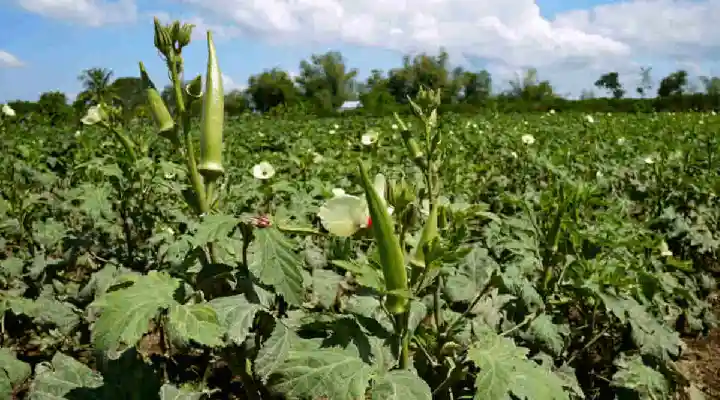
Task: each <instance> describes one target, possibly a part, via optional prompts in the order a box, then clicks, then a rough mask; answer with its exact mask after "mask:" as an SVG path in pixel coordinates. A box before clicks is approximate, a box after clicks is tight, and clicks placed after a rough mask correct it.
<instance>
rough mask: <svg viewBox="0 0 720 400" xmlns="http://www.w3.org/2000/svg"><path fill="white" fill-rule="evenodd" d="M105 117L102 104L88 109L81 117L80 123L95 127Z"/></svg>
mask: <svg viewBox="0 0 720 400" xmlns="http://www.w3.org/2000/svg"><path fill="white" fill-rule="evenodd" d="M105 117H107V114H106V113H105V110H103V107H102V104H97V105H94V106H92V107H90V108H88V110H87V113H86V114H85V116H84V117H82V119H81V121H82V123H83V124H85V125H95V124H97V123H98V122H100V121H102V120H103V119H105Z"/></svg>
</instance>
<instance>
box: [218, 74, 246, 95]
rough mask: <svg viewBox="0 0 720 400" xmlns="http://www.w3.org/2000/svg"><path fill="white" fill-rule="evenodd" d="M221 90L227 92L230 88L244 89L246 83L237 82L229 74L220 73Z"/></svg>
mask: <svg viewBox="0 0 720 400" xmlns="http://www.w3.org/2000/svg"><path fill="white" fill-rule="evenodd" d="M222 80H223V90H224V91H225V93H229V92H230V91H232V90H244V89H245V87H246V85H244V84H241V83H237V82H235V81H234V80H233V78H231V77H230V76H229V75H226V74H222Z"/></svg>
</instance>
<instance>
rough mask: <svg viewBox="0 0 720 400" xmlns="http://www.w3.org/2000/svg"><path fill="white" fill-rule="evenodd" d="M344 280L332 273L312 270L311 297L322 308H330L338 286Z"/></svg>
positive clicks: (338, 288)
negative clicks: (312, 296)
mask: <svg viewBox="0 0 720 400" xmlns="http://www.w3.org/2000/svg"><path fill="white" fill-rule="evenodd" d="M343 280H344V278H343V277H342V276H340V275H338V274H337V273H335V272H334V271H329V270H326V269H314V270H313V272H312V286H313V295H314V297H315V298H316V299H317V301H318V303H320V305H321V306H323V307H324V308H330V307H332V305H333V304H334V303H335V299H336V298H337V295H338V291H339V290H340V284H341V283H342V282H343Z"/></svg>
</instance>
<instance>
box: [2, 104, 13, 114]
mask: <svg viewBox="0 0 720 400" xmlns="http://www.w3.org/2000/svg"><path fill="white" fill-rule="evenodd" d="M2 113H3V114H5V115H6V116H8V117H14V116H15V110H13V109H12V107H10V106H9V105H7V104H3V106H2Z"/></svg>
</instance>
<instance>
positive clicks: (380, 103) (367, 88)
mask: <svg viewBox="0 0 720 400" xmlns="http://www.w3.org/2000/svg"><path fill="white" fill-rule="evenodd" d="M359 100H360V102H361V103H362V105H363V109H364V110H367V111H369V112H371V113H376V114H383V113H386V112H388V111H391V110H393V109H394V108H395V106H396V105H397V102H396V101H395V98H394V97H393V95H392V94H390V91H389V90H388V79H387V78H386V77H385V76H384V75H383V72H382V71H380V70H377V69H374V70H372V71H371V72H370V76H368V78H367V80H366V81H365V83H363V85H361V88H360V95H359Z"/></svg>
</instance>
